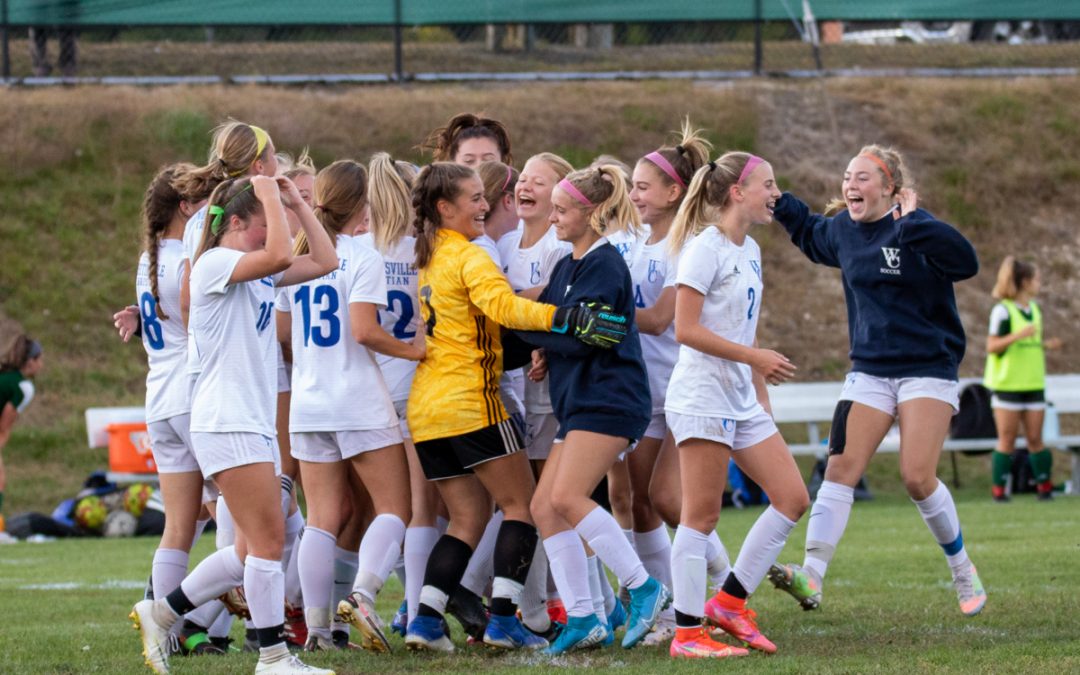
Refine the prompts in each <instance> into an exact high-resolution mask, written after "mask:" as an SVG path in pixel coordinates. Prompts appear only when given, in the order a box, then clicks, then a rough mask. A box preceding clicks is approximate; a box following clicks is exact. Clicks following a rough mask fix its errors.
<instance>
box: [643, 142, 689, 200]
mask: <svg viewBox="0 0 1080 675" xmlns="http://www.w3.org/2000/svg"><path fill="white" fill-rule="evenodd" d="M679 147H682V146H679ZM645 159H647V160H649V161H650V162H652V163H653V164H655V165H656V166H657V167H659V169H660V170H661V171H663V172H664V173H666V174H667V175H668V177H669V178H671V180H673V181H675V182H676V183H678V184H679V185H680V186H681V187H682V188H683V189H684V190H685V189H686V181H684V180H683V179H682V177H681V176H679V172H678V171H676V170H675V167H674V166H672V165H671V162H669V161H667V158H666V157H664V156H663V155H661V154H660V152H659V151H655V152H650V153H649V154H647V155H645Z"/></svg>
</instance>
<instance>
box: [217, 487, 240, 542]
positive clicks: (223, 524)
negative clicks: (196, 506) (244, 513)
mask: <svg viewBox="0 0 1080 675" xmlns="http://www.w3.org/2000/svg"><path fill="white" fill-rule="evenodd" d="M214 512H215V520H217V547H218V548H219V549H222V548H225V547H226V546H232V545H233V543H234V542H235V541H236V523H234V522H233V517H232V512H231V511H229V505H228V504H226V503H225V497H224V496H220V497H218V500H217V509H215V510H214Z"/></svg>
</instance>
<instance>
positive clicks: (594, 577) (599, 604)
mask: <svg viewBox="0 0 1080 675" xmlns="http://www.w3.org/2000/svg"><path fill="white" fill-rule="evenodd" d="M585 565H586V569H587V570H588V572H589V598H590V599H591V600H592V610H593V614H595V615H596V620H597V621H599V622H600V625H604V624H605V623H607V612H605V611H604V591H603V590H601V588H600V575H601V574H604V563H602V562H600V558H598V557H596V556H595V555H591V556H587V557H586V558H585ZM604 583H607V578H606V576H605V578H604Z"/></svg>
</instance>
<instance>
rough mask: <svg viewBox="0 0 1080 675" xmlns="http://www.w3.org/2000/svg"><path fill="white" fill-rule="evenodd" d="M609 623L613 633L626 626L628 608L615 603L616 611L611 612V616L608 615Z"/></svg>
mask: <svg viewBox="0 0 1080 675" xmlns="http://www.w3.org/2000/svg"><path fill="white" fill-rule="evenodd" d="M607 622H608V625H609V626H611V630H612V631H614V630H615V629H616V628H619V627H620V626H624V625H626V608H625V607H623V606H622V603H621V602H618V601H616V602H615V609H613V610H611V614H608V615H607Z"/></svg>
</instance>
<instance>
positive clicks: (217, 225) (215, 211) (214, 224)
mask: <svg viewBox="0 0 1080 675" xmlns="http://www.w3.org/2000/svg"><path fill="white" fill-rule="evenodd" d="M251 188H252V185H251V183H248V184H247V185H245V186H244V187H243V188H242V189H241V190H240V191H239V192H237V193H236V194H234V195H233V196H232V198H231V199H229V201H227V202H225V206H218V205H217V204H214V205H212V206H210V208H208V209H207V212H209V214H210V215H211V216H213V218H211V219H210V233H211V234H213V235H214V236H215V237H216V236H218V234H220V233H221V218H222V217H223V216H224V215H225V209H227V208H229V204H232V203H233V202H234V201H235V200H236V198H237V197H239V196H240V195H242V194H244V193H245V192H247V191H248V190H250V189H251Z"/></svg>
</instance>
